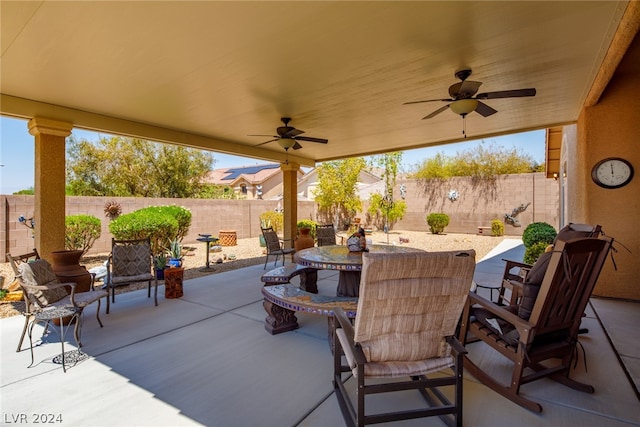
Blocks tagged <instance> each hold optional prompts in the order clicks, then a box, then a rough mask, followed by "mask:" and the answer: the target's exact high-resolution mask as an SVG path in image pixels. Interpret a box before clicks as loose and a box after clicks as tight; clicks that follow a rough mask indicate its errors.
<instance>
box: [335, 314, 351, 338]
mask: <svg viewBox="0 0 640 427" xmlns="http://www.w3.org/2000/svg"><path fill="white" fill-rule="evenodd" d="M333 316H334V317H335V320H336V324H335V327H336V328H337V327H338V324H340V327H341V328H342V329H343V330H344V334H345V335H346V337H347V338H348V339H349V342H353V336H354V330H353V325H352V324H351V321H350V320H349V318H348V317H347V315H346V314H345V312H344V310H343V309H342V307H335V308H334V309H333Z"/></svg>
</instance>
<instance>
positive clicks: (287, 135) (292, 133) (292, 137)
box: [249, 117, 329, 151]
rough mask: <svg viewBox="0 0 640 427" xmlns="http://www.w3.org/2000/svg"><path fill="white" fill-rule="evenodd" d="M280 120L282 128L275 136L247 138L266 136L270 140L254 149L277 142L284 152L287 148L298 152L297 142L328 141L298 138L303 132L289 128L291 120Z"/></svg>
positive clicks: (306, 137) (307, 137)
mask: <svg viewBox="0 0 640 427" xmlns="http://www.w3.org/2000/svg"><path fill="white" fill-rule="evenodd" d="M280 120H282V123H284V126H280V127H278V128H277V129H276V133H277V135H249V136H267V137H271V138H272V139H270V140H268V141H265V142H261V143H260V144H258V145H256V147H258V146H260V145H264V144H268V143H270V142H274V141H278V144H279V145H280V146H281V147H282V148H284V150H285V151H287V150H289V148H293V149H294V150H298V149H300V148H302V145H300V144H299V143H298V141H309V142H317V143H320V144H326V143H327V142H329V140H327V139H324V138H312V137H310V136H300V135H301V134H303V133H304V131H303V130H300V129H296V128H294V127H293V126H289V122H290V121H291V118H289V117H282V118H281V119H280Z"/></svg>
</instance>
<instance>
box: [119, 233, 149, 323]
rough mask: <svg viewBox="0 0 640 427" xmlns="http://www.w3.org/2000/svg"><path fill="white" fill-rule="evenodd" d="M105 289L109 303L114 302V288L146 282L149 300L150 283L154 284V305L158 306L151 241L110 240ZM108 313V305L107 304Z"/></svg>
mask: <svg viewBox="0 0 640 427" xmlns="http://www.w3.org/2000/svg"><path fill="white" fill-rule="evenodd" d="M106 280H107V289H109V290H111V302H113V303H115V301H116V286H124V285H130V284H131V283H138V282H147V298H151V282H153V283H154V286H155V291H154V294H153V298H154V302H155V305H156V306H157V305H158V279H157V277H156V274H155V270H154V267H153V255H152V254H151V239H149V238H146V239H133V240H116V239H113V238H112V239H111V254H110V255H109V259H108V260H107V279H106ZM107 313H109V304H107Z"/></svg>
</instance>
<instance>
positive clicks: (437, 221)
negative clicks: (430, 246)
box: [427, 213, 449, 234]
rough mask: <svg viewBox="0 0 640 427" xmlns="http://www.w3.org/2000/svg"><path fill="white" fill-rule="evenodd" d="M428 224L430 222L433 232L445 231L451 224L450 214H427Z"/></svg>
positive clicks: (430, 228)
mask: <svg viewBox="0 0 640 427" xmlns="http://www.w3.org/2000/svg"><path fill="white" fill-rule="evenodd" d="M427 224H429V230H431V232H432V233H433V234H440V233H442V232H443V231H444V228H445V227H446V226H447V225H449V215H447V214H444V213H431V214H429V215H427Z"/></svg>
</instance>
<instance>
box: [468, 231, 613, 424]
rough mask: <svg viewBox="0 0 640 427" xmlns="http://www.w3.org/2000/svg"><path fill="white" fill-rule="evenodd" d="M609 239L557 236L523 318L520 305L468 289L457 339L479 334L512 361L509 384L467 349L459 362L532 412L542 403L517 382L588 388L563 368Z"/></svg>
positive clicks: (568, 360)
mask: <svg viewBox="0 0 640 427" xmlns="http://www.w3.org/2000/svg"><path fill="white" fill-rule="evenodd" d="M612 243H613V239H611V238H609V237H604V236H602V237H600V238H594V237H591V238H579V239H573V240H569V241H567V242H564V241H558V242H557V243H556V245H555V247H554V250H553V252H552V253H551V255H550V258H549V264H548V266H547V268H546V272H545V274H544V278H543V280H542V283H541V285H540V290H539V293H538V295H537V297H536V298H535V302H534V305H533V308H532V309H531V315H530V317H529V318H528V319H526V318H525V317H526V316H522V311H521V310H519V308H521V307H518V306H510V307H503V306H499V305H497V304H494V303H492V302H491V301H489V300H487V299H485V298H482V297H481V296H478V295H477V294H474V293H470V295H469V300H468V302H467V306H466V307H465V311H464V313H463V316H462V322H461V327H460V335H459V337H460V341H461V342H462V343H463V344H465V343H466V341H467V339H470V338H474V339H480V340H481V341H483V342H484V343H486V344H488V345H489V346H491V347H492V348H493V349H495V350H497V351H498V352H499V353H500V354H502V355H503V356H505V357H507V358H508V359H510V360H511V361H512V362H513V364H514V365H513V371H512V373H511V381H510V384H503V383H502V382H500V381H499V380H498V379H497V378H494V377H492V376H491V375H490V374H488V373H487V371H486V370H484V369H482V368H481V367H480V365H479V364H476V363H474V362H473V361H472V360H471V356H472V355H473V351H472V352H471V354H468V355H467V356H465V361H464V365H465V368H467V370H469V372H470V373H471V374H472V375H473V376H474V377H476V378H478V379H479V380H480V381H481V382H483V383H484V384H486V385H487V386H489V387H490V388H492V389H493V390H495V391H497V392H499V393H500V394H502V395H503V396H505V397H507V398H508V399H510V400H512V401H513V402H515V403H517V404H519V405H520V406H523V407H525V408H527V409H529V410H531V411H535V412H541V411H542V406H541V405H540V404H538V403H537V402H534V401H532V400H530V399H527V398H526V397H523V396H522V395H520V386H521V385H522V384H526V383H528V382H532V381H535V380H537V379H540V378H543V377H549V378H551V379H553V380H555V381H558V382H560V383H562V384H564V385H566V386H569V387H571V388H574V389H576V390H580V391H584V392H589V393H593V391H594V389H593V387H592V386H590V385H587V384H583V383H580V382H577V381H575V380H572V379H570V378H569V373H570V369H571V360H572V357H573V355H574V351H575V346H576V344H577V340H578V331H579V329H580V322H581V319H582V317H583V314H584V311H585V308H586V305H587V303H588V301H589V298H590V297H591V293H592V292H593V288H594V287H595V285H596V282H597V280H598V277H599V275H600V272H601V270H602V267H603V265H604V263H605V261H606V258H607V255H608V253H609V250H610V248H611V245H612ZM472 349H473V347H472ZM542 362H545V363H544V365H543V364H542Z"/></svg>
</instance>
